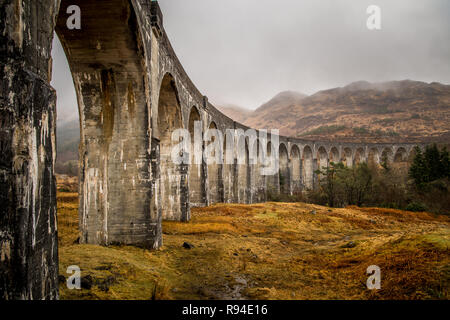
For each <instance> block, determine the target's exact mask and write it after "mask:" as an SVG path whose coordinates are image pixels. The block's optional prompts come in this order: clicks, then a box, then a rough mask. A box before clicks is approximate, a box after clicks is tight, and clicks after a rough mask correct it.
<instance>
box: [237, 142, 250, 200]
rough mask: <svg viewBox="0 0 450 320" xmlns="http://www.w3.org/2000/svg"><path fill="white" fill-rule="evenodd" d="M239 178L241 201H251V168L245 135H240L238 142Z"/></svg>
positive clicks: (238, 187)
mask: <svg viewBox="0 0 450 320" xmlns="http://www.w3.org/2000/svg"><path fill="white" fill-rule="evenodd" d="M237 152H238V154H237V160H238V179H237V192H238V202H239V203H249V200H250V195H249V186H250V168H249V147H248V141H247V138H246V137H245V135H240V136H239V137H238V144H237Z"/></svg>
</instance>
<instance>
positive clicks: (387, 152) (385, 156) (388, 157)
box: [380, 148, 394, 168]
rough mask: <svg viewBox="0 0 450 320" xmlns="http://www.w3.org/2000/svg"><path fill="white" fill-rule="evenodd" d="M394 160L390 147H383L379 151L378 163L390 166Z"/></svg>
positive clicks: (385, 166)
mask: <svg viewBox="0 0 450 320" xmlns="http://www.w3.org/2000/svg"><path fill="white" fill-rule="evenodd" d="M393 160H394V152H393V151H392V149H391V148H385V149H384V150H383V152H382V153H381V159H380V164H381V166H383V167H384V168H390V167H391V166H392V161H393Z"/></svg>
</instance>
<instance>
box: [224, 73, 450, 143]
mask: <svg viewBox="0 0 450 320" xmlns="http://www.w3.org/2000/svg"><path fill="white" fill-rule="evenodd" d="M222 110H223V112H224V113H225V114H227V115H231V113H229V112H228V110H227V109H226V108H222ZM236 112H237V110H236V109H234V110H233V113H234V116H235V118H236V119H240V120H242V122H243V123H244V124H246V125H248V126H251V127H254V128H264V129H272V128H276V129H280V132H281V134H283V135H287V136H293V137H303V138H306V139H325V140H341V141H355V142H358V141H364V142H395V141H404V142H407V141H424V142H426V141H443V142H446V141H449V137H450V86H449V85H443V84H440V83H437V82H433V83H425V82H419V81H411V80H403V81H391V82H381V83H369V82H367V81H359V82H354V83H351V84H349V85H347V86H345V87H342V88H333V89H328V90H323V91H319V92H317V93H316V94H313V95H311V96H305V95H303V94H301V93H297V92H282V93H280V94H278V95H277V96H275V97H274V98H273V99H271V100H270V101H269V102H267V103H265V104H263V105H262V106H261V107H260V108H258V109H257V110H255V111H254V112H250V113H248V112H245V113H244V114H238V115H236Z"/></svg>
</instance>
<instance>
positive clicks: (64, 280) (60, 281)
mask: <svg viewBox="0 0 450 320" xmlns="http://www.w3.org/2000/svg"><path fill="white" fill-rule="evenodd" d="M58 282H59V283H65V282H66V277H64V276H63V275H62V274H60V275H59V276H58Z"/></svg>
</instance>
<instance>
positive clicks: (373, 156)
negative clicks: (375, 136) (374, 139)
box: [367, 148, 380, 167]
mask: <svg viewBox="0 0 450 320" xmlns="http://www.w3.org/2000/svg"><path fill="white" fill-rule="evenodd" d="M367 162H368V164H369V165H370V166H372V167H374V166H375V167H376V166H378V165H379V163H380V152H379V151H378V148H371V149H370V150H369V159H368V160H367Z"/></svg>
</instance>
